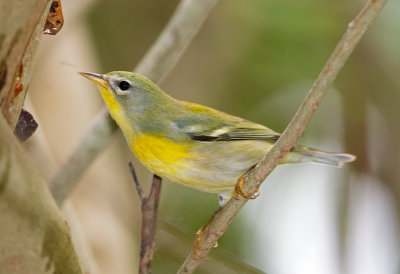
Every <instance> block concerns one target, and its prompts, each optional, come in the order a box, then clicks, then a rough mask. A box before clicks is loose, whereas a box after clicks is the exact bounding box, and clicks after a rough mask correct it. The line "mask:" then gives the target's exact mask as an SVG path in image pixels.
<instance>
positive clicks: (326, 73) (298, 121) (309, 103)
mask: <svg viewBox="0 0 400 274" xmlns="http://www.w3.org/2000/svg"><path fill="white" fill-rule="evenodd" d="M386 1H387V0H370V1H368V3H367V4H366V5H365V7H364V8H363V9H362V10H361V12H360V14H359V15H358V16H357V17H356V18H355V19H354V20H353V21H352V22H351V23H350V24H349V25H348V28H347V30H346V32H345V34H344V35H343V37H342V39H341V40H340V41H339V43H338V45H337V46H336V49H335V50H334V52H333V53H332V55H331V57H330V58H329V60H328V62H327V63H326V64H325V66H324V68H323V70H322V71H321V73H320V75H319V76H318V78H317V79H316V81H315V82H314V84H313V86H312V87H311V89H310V91H309V93H308V95H307V97H306V98H305V100H304V102H303V104H302V105H301V106H300V108H299V110H298V111H297V113H296V115H295V116H294V117H293V119H292V120H291V121H290V123H289V125H288V126H287V128H286V130H285V131H284V132H283V134H282V135H281V137H280V138H279V140H278V141H277V142H276V143H275V145H274V146H273V147H272V149H271V150H270V151H268V153H267V155H266V156H265V157H264V159H263V160H262V161H261V162H260V163H259V164H258V165H257V166H256V168H255V169H254V171H253V172H252V173H251V174H250V175H249V177H248V178H247V180H246V182H245V183H244V184H243V190H244V191H245V193H255V192H256V191H257V189H258V188H259V186H260V185H261V183H262V182H263V181H264V180H265V179H266V178H267V176H268V175H269V174H270V173H271V172H272V170H273V169H274V168H275V167H276V166H277V165H278V164H279V162H280V161H281V160H282V159H283V157H284V156H285V155H286V154H287V153H288V152H289V151H290V149H291V148H292V147H293V146H294V145H295V144H296V143H297V141H298V140H299V139H300V138H301V135H302V134H303V132H304V130H305V128H306V126H307V124H308V122H309V121H310V119H311V117H312V115H313V114H314V113H315V111H316V109H317V107H318V106H319V104H320V103H321V100H322V99H323V97H324V95H325V94H326V92H327V91H328V89H329V87H330V86H331V84H332V83H333V81H334V80H335V78H336V76H337V74H338V73H339V71H340V69H341V68H342V67H343V65H344V63H345V62H346V61H347V59H348V58H349V56H350V54H351V52H352V51H353V49H354V48H355V46H356V45H357V44H358V42H359V41H360V39H361V37H362V36H363V34H364V32H365V31H366V30H367V29H368V27H369V26H370V25H371V23H372V22H373V21H374V19H375V18H376V17H377V16H378V14H379V13H380V11H381V10H382V8H383V6H384V5H385V3H386ZM246 202H247V200H246V199H244V198H243V197H239V198H238V200H236V199H234V198H233V199H230V200H229V201H228V202H227V203H226V205H225V206H224V207H223V208H222V210H221V213H220V214H219V215H218V216H217V218H216V219H215V221H214V222H213V223H212V224H211V226H210V227H209V229H208V230H207V231H206V233H205V234H204V236H203V237H202V239H201V243H200V248H198V249H197V250H195V249H193V250H192V252H191V254H189V256H188V257H187V258H186V260H185V262H184V263H183V264H182V266H181V268H180V269H179V271H178V273H192V272H193V271H194V270H195V269H196V268H197V266H198V265H199V264H200V263H201V262H203V260H204V259H205V258H206V256H207V254H208V253H209V252H210V250H211V248H212V247H213V245H214V243H215V242H216V241H217V240H218V238H219V237H221V236H222V235H223V233H224V232H225V231H226V229H227V228H228V225H229V223H230V222H231V221H232V220H233V218H234V217H235V216H236V215H237V214H238V212H239V210H240V209H241V208H242V207H243V206H244V205H245V204H246Z"/></svg>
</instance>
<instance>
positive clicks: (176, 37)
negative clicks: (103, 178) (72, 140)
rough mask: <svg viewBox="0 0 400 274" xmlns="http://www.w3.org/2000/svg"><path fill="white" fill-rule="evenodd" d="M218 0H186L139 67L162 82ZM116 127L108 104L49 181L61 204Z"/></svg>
mask: <svg viewBox="0 0 400 274" xmlns="http://www.w3.org/2000/svg"><path fill="white" fill-rule="evenodd" d="M217 2H218V0H202V1H198V0H182V1H181V2H180V4H179V6H178V7H177V9H176V11H175V13H174V14H173V16H172V18H171V19H170V21H169V23H168V24H167V26H166V27H165V29H164V30H163V32H162V33H161V35H160V36H159V38H158V39H157V41H156V42H155V44H154V45H153V46H152V47H151V49H150V50H149V51H148V53H147V54H146V55H145V56H144V58H143V59H142V60H141V62H140V63H139V65H138V66H137V68H136V69H135V71H136V72H138V73H141V74H143V75H145V76H147V77H148V78H150V79H152V80H153V81H154V82H158V83H159V82H160V81H161V80H162V78H163V77H165V76H166V75H167V74H168V72H169V71H170V70H171V69H172V68H173V66H174V64H175V63H176V62H177V61H178V59H179V57H180V56H181V54H182V53H183V51H184V50H185V48H186V47H187V45H188V44H189V42H190V41H191V39H192V38H193V36H194V35H195V34H196V33H197V31H198V30H199V28H200V26H201V25H202V23H203V22H204V20H205V18H206V16H207V14H208V13H209V11H210V10H211V9H212V7H213V6H214V5H215V4H216V3H217ZM116 128H117V127H116V126H115V124H114V122H113V121H112V120H111V118H110V117H109V115H108V113H107V110H106V109H105V108H104V109H103V111H101V112H100V113H99V114H98V115H97V118H96V119H95V120H94V121H93V123H92V126H91V127H90V129H89V130H88V131H87V132H86V133H85V134H84V136H83V137H82V138H81V139H80V141H79V143H78V144H77V146H76V147H75V149H74V150H73V151H72V153H71V154H70V155H69V156H68V157H67V159H66V160H65V161H64V163H63V164H62V165H61V167H60V168H59V169H58V170H57V172H56V174H55V175H54V176H53V178H52V179H51V180H50V182H49V185H50V189H51V192H52V193H53V195H54V198H55V200H56V201H57V204H58V205H61V204H62V203H63V201H64V200H65V198H66V197H67V195H68V193H69V192H70V191H71V189H72V188H73V187H74V186H75V184H76V183H77V181H78V179H79V178H80V177H81V175H82V174H83V172H84V171H85V170H86V169H87V168H88V166H89V165H90V164H91V163H92V162H93V161H94V159H95V158H96V157H97V156H98V155H99V154H100V152H101V151H102V150H103V149H104V148H105V147H106V146H107V144H108V143H109V141H110V139H111V136H112V134H113V133H114V132H115V130H116Z"/></svg>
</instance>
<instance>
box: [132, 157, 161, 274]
mask: <svg viewBox="0 0 400 274" xmlns="http://www.w3.org/2000/svg"><path fill="white" fill-rule="evenodd" d="M129 168H130V171H131V174H132V178H133V181H134V183H135V186H136V190H137V193H138V195H139V198H140V201H141V209H142V230H141V241H140V261H139V273H141V274H142V273H143V274H144V273H151V264H152V262H153V255H154V247H155V244H154V241H155V235H156V226H157V209H158V201H159V199H160V192H161V178H160V177H158V176H157V175H155V174H154V176H153V181H152V183H151V190H150V194H149V195H148V196H147V197H146V196H144V194H143V190H142V188H141V186H140V184H139V181H138V179H137V176H136V172H135V169H134V167H133V164H132V163H131V162H130V163H129Z"/></svg>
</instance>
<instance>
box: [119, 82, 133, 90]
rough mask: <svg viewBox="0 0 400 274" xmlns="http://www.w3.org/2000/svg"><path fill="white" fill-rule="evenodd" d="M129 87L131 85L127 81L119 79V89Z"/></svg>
mask: <svg viewBox="0 0 400 274" xmlns="http://www.w3.org/2000/svg"><path fill="white" fill-rule="evenodd" d="M130 87H131V85H130V84H129V82H127V81H121V82H119V88H120V89H121V90H128V89H129V88H130Z"/></svg>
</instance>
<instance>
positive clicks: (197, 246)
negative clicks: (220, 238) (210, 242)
mask: <svg viewBox="0 0 400 274" xmlns="http://www.w3.org/2000/svg"><path fill="white" fill-rule="evenodd" d="M221 209H222V206H219V207H218V209H217V210H216V211H215V212H214V213H213V215H212V216H211V218H210V219H209V220H208V221H207V223H206V224H205V225H203V226H202V227H201V228H200V229H199V230H198V231H197V232H196V236H195V240H194V248H193V250H194V252H193V253H192V256H199V254H200V249H201V239H202V238H203V236H204V233H206V231H207V229H208V228H209V227H210V225H211V224H212V223H213V222H214V220H215V218H217V216H218V214H219V213H220V212H221ZM217 246H218V243H217V242H215V244H214V247H217Z"/></svg>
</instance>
